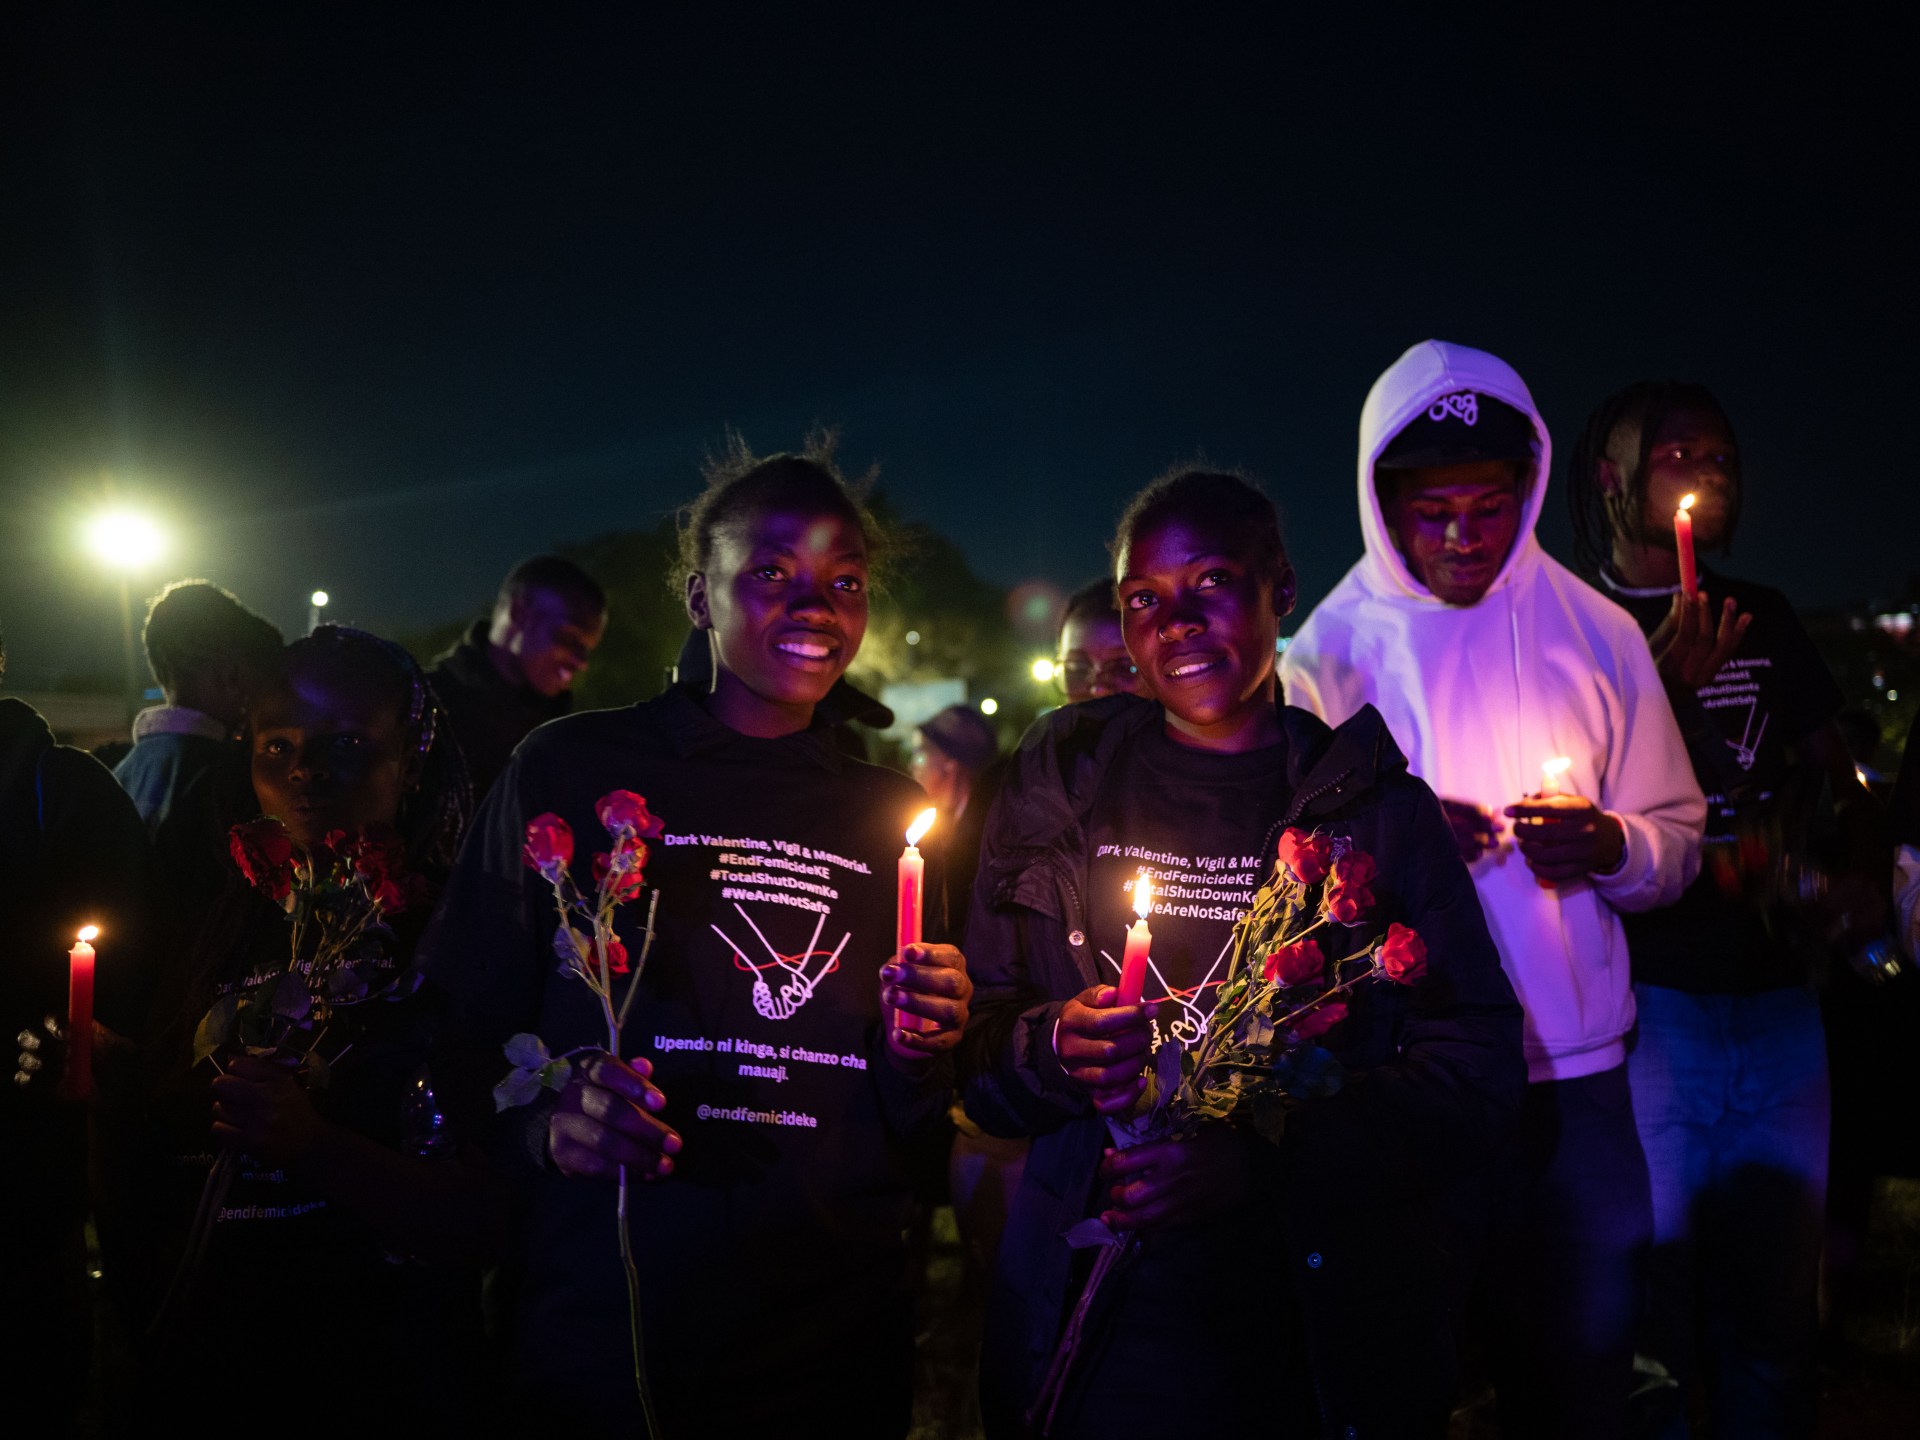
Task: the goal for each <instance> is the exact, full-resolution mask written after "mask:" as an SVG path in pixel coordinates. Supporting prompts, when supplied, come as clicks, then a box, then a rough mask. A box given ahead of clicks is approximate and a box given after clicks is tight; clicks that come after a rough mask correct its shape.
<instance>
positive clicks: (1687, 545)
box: [1673, 495, 1700, 600]
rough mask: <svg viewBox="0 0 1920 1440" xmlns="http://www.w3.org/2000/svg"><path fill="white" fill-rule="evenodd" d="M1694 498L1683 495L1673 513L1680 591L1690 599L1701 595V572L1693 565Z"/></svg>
mask: <svg viewBox="0 0 1920 1440" xmlns="http://www.w3.org/2000/svg"><path fill="white" fill-rule="evenodd" d="M1692 510H1693V496H1691V495H1682V496H1681V497H1680V508H1679V509H1678V510H1676V511H1674V512H1673V548H1674V549H1675V550H1677V551H1678V552H1679V554H1680V590H1681V592H1682V593H1683V594H1684V595H1685V596H1686V597H1687V598H1688V599H1689V600H1691V599H1693V597H1694V596H1696V595H1698V594H1699V593H1700V572H1699V571H1698V570H1697V569H1696V568H1695V567H1694V563H1693V515H1692V513H1691V512H1692Z"/></svg>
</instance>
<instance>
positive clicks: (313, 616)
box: [307, 590, 329, 635]
mask: <svg viewBox="0 0 1920 1440" xmlns="http://www.w3.org/2000/svg"><path fill="white" fill-rule="evenodd" d="M328 599H329V596H328V595H327V592H326V591H324V590H316V591H314V592H313V594H311V595H309V596H308V597H307V633H308V634H309V635H311V634H312V633H313V632H314V631H316V630H318V629H319V628H320V612H321V611H322V610H324V609H326V608H327V600H328Z"/></svg>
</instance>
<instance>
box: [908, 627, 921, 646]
mask: <svg viewBox="0 0 1920 1440" xmlns="http://www.w3.org/2000/svg"><path fill="white" fill-rule="evenodd" d="M919 643H920V632H919V631H918V630H909V631H907V644H909V645H918V644H919Z"/></svg>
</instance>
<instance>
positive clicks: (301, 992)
mask: <svg viewBox="0 0 1920 1440" xmlns="http://www.w3.org/2000/svg"><path fill="white" fill-rule="evenodd" d="M261 988H262V989H265V988H266V987H264V986H262V987H261ZM269 1008H271V1010H272V1011H273V1013H274V1014H275V1015H278V1016H280V1017H281V1018H282V1019H285V1020H304V1019H306V1018H307V1016H308V1015H309V1014H311V1013H312V1011H313V996H312V994H310V993H309V992H308V990H307V984H306V981H304V980H302V979H301V978H300V977H299V976H298V975H296V974H294V973H293V972H292V971H291V970H288V971H285V972H284V973H283V974H282V975H281V976H280V978H279V980H278V981H276V982H275V983H274V987H273V998H272V1000H271V1001H270V1002H269Z"/></svg>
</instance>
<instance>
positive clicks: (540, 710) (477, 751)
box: [427, 619, 573, 802]
mask: <svg viewBox="0 0 1920 1440" xmlns="http://www.w3.org/2000/svg"><path fill="white" fill-rule="evenodd" d="M487 651H488V641H487V621H486V620H484V619H481V620H476V621H474V622H473V624H472V625H471V626H470V627H469V628H468V630H467V633H466V635H465V637H464V638H462V640H461V641H460V643H459V644H458V645H456V646H454V647H453V648H452V649H451V650H449V651H447V653H446V654H444V655H442V656H441V657H440V658H439V659H437V660H435V661H434V662H433V668H432V669H430V670H429V671H427V680H428V682H429V683H430V684H431V685H432V686H433V693H434V696H435V698H437V699H438V700H439V701H440V705H441V708H442V709H444V710H445V711H446V712H447V721H448V723H449V724H450V725H451V726H452V727H453V738H454V739H456V740H458V741H459V742H460V751H461V753H462V754H463V755H464V756H465V757H466V761H467V777H468V779H470V780H471V781H472V782H473V797H474V800H475V801H476V802H477V801H479V800H482V799H484V798H485V797H486V793H487V791H488V790H490V789H492V788H493V782H494V780H495V779H496V778H497V777H498V776H499V774H500V772H501V771H502V770H504V769H505V768H506V765H507V757H508V756H510V755H512V754H513V750H514V747H515V746H516V745H518V744H519V743H520V742H521V741H522V740H524V739H526V738H527V734H528V732H529V731H531V730H533V729H534V728H535V727H536V726H539V725H544V724H546V723H547V721H549V720H557V719H559V718H560V717H561V716H562V715H565V714H567V713H569V712H570V711H571V710H572V709H573V694H572V692H570V691H565V692H562V693H561V694H559V695H553V696H547V695H542V694H541V693H540V692H539V691H537V690H530V689H528V688H527V687H526V686H525V685H515V684H513V683H512V682H511V681H509V680H508V679H507V678H506V677H505V676H504V675H502V674H501V673H500V672H499V671H498V670H496V669H495V668H494V665H493V660H492V658H491V657H490V656H489V655H488V653H487Z"/></svg>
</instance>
